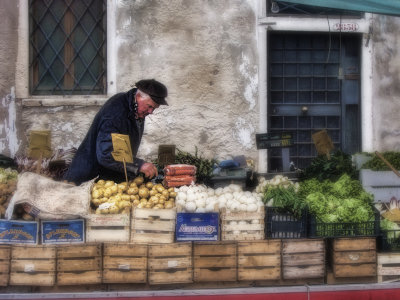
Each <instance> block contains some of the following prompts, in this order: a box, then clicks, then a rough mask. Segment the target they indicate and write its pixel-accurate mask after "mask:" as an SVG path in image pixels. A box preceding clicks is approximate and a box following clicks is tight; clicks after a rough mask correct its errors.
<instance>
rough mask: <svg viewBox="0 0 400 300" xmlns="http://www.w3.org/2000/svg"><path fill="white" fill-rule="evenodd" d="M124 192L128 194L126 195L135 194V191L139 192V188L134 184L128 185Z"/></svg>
mask: <svg viewBox="0 0 400 300" xmlns="http://www.w3.org/2000/svg"><path fill="white" fill-rule="evenodd" d="M126 193H127V194H128V195H136V194H137V193H139V188H138V187H137V186H136V187H130V188H129V189H128V190H127V191H126Z"/></svg>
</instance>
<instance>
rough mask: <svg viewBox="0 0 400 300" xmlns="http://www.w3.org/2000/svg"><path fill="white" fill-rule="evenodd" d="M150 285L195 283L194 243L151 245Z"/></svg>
mask: <svg viewBox="0 0 400 300" xmlns="http://www.w3.org/2000/svg"><path fill="white" fill-rule="evenodd" d="M148 260H149V267H148V276H149V283H150V284H175V283H191V282H193V263H192V243H191V242H185V243H173V244H152V245H149V256H148Z"/></svg>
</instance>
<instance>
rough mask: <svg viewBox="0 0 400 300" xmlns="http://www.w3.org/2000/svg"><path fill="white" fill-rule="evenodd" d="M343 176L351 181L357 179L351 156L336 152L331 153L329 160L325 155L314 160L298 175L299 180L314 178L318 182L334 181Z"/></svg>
mask: <svg viewBox="0 0 400 300" xmlns="http://www.w3.org/2000/svg"><path fill="white" fill-rule="evenodd" d="M343 174H348V175H349V176H350V177H351V178H352V179H358V173H357V169H356V168H355V167H354V166H353V162H352V160H351V155H349V154H346V153H344V152H342V151H340V150H338V151H336V152H334V153H332V154H331V155H330V158H328V157H326V155H319V156H317V157H316V158H314V159H313V160H312V162H311V164H310V166H309V167H307V168H306V169H304V170H303V171H302V172H301V173H300V180H301V181H304V180H307V179H312V178H315V179H318V180H319V181H322V180H325V179H329V180H332V181H336V180H338V179H339V178H340V177H341V176H342V175H343Z"/></svg>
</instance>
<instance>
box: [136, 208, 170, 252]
mask: <svg viewBox="0 0 400 300" xmlns="http://www.w3.org/2000/svg"><path fill="white" fill-rule="evenodd" d="M175 222H176V209H175V208H171V209H150V208H134V209H133V210H132V224H131V226H132V227H131V242H133V243H162V244H166V243H173V242H174V238H175Z"/></svg>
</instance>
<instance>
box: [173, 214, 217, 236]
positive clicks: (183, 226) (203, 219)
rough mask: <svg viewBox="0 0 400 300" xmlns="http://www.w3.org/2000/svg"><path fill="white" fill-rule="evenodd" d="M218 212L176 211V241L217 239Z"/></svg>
mask: <svg viewBox="0 0 400 300" xmlns="http://www.w3.org/2000/svg"><path fill="white" fill-rule="evenodd" d="M218 233H219V214H218V213H177V215H176V241H178V242H182V241H218V237H219V235H218Z"/></svg>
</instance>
